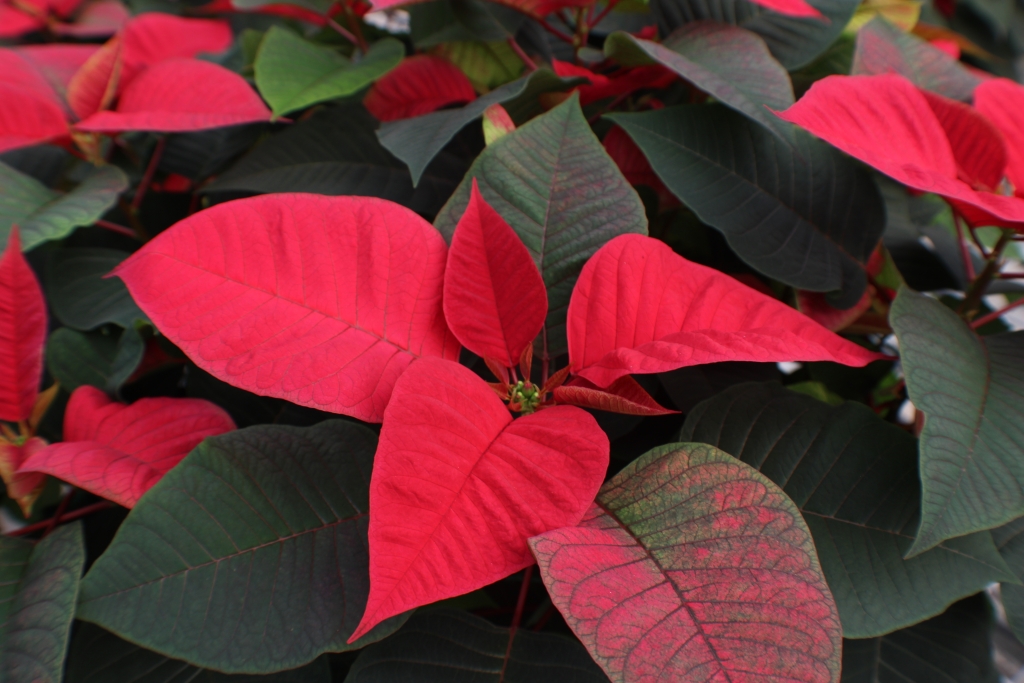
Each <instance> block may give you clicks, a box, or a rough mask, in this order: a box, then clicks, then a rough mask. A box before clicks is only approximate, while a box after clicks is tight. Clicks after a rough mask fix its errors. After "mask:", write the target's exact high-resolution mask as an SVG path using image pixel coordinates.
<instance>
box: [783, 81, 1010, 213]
mask: <svg viewBox="0 0 1024 683" xmlns="http://www.w3.org/2000/svg"><path fill="white" fill-rule="evenodd" d="M777 113H778V112H777ZM778 115H779V116H780V117H782V118H783V119H785V120H786V121H789V122H791V123H795V124H796V125H798V126H802V127H803V128H806V129H807V130H809V131H810V132H812V133H814V134H815V135H817V136H818V137H820V138H822V139H823V140H825V141H826V142H828V143H830V144H832V145H834V146H835V147H838V148H839V149H841V150H843V151H844V152H846V153H847V154H849V155H850V156H853V157H855V158H857V159H860V160H861V161H863V162H864V163H866V164H868V165H869V166H872V167H873V168H875V169H877V170H879V171H881V172H882V173H884V174H885V175H887V176H889V177H890V178H893V179H894V180H896V181H898V182H900V183H903V184H904V185H907V186H908V187H911V188H913V189H915V190H920V191H922V192H933V193H935V194H938V195H941V196H943V197H945V198H946V199H949V200H953V201H957V202H960V203H963V204H965V205H968V206H972V207H975V208H977V209H980V210H981V211H984V212H986V213H988V214H991V216H992V217H993V220H996V221H997V222H1002V223H1006V224H1011V225H1012V224H1016V223H1020V222H1024V201H1022V200H1020V199H1017V198H1015V197H1005V196H1002V195H998V194H993V193H990V192H977V191H975V190H974V189H972V188H971V187H970V186H969V185H968V184H967V183H965V182H963V181H962V180H959V179H958V178H957V163H956V158H955V157H954V156H953V150H952V147H951V145H950V142H949V140H948V139H947V137H946V132H945V130H944V129H943V127H942V124H941V123H940V122H939V120H938V118H937V117H936V116H935V114H934V113H933V112H932V109H931V107H930V106H929V104H928V100H927V99H925V96H924V95H923V94H922V93H921V91H920V90H918V89H917V88H916V87H915V86H914V85H913V84H912V83H911V82H910V81H908V80H907V79H905V78H903V77H902V76H897V75H894V74H885V75H881V76H828V77H827V78H824V79H822V80H820V81H818V82H816V83H815V84H814V85H812V86H811V88H810V90H808V91H807V93H806V94H805V95H804V96H803V97H802V98H800V100H799V101H798V102H797V103H796V104H794V105H793V106H792V107H790V108H789V109H787V110H786V111H784V112H781V113H778Z"/></svg>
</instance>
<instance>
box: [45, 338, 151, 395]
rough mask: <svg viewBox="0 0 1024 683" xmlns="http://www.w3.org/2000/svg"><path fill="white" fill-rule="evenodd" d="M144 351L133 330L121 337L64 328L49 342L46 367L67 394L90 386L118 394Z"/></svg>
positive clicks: (137, 364)
mask: <svg viewBox="0 0 1024 683" xmlns="http://www.w3.org/2000/svg"><path fill="white" fill-rule="evenodd" d="M145 350H146V346H145V342H143V340H142V337H141V336H140V335H139V333H138V331H137V330H136V329H135V328H134V327H128V328H126V329H125V330H124V331H123V332H121V335H120V336H115V335H112V334H109V333H108V332H107V331H106V330H100V331H97V332H79V331H77V330H72V329H71V328H69V327H61V328H59V329H57V330H55V331H54V332H53V333H52V334H51V335H50V337H49V339H47V340H46V367H47V368H48V369H49V370H50V374H51V375H53V377H54V379H56V380H57V381H58V382H60V385H61V386H62V387H64V388H65V389H66V390H67V391H74V390H75V389H77V388H78V387H80V386H83V385H86V384H88V385H90V386H94V387H97V388H100V389H103V390H105V391H108V392H110V393H117V392H118V390H120V388H121V385H122V384H124V383H125V382H127V381H128V378H129V377H131V376H132V373H134V372H135V369H136V368H138V367H139V363H141V362H142V356H143V354H144V353H145Z"/></svg>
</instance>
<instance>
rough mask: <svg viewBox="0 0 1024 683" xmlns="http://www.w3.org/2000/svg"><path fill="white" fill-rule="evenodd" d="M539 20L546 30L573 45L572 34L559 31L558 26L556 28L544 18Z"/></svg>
mask: <svg viewBox="0 0 1024 683" xmlns="http://www.w3.org/2000/svg"><path fill="white" fill-rule="evenodd" d="M538 22H539V23H540V25H541V26H542V27H544V30H545V31H547V32H548V33H550V34H551V35H553V36H554V37H556V38H558V39H559V40H562V41H564V42H566V43H569V44H570V45H572V43H573V39H572V36H570V35H569V34H568V33H563V32H562V31H559V30H558V29H557V28H555V27H554V26H552V25H551V24H549V23H548V22H547V21H545V20H544V19H538Z"/></svg>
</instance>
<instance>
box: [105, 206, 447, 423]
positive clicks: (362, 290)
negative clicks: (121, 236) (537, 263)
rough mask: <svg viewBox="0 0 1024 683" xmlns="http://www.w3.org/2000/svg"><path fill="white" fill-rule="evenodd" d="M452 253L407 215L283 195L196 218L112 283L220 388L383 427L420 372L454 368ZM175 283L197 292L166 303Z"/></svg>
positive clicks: (153, 245) (140, 255)
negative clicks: (445, 293)
mask: <svg viewBox="0 0 1024 683" xmlns="http://www.w3.org/2000/svg"><path fill="white" fill-rule="evenodd" d="M242 244H244V245H245V248H244V249H242V248H240V245H242ZM285 244H286V245H289V248H288V249H283V248H280V247H279V246H278V245H285ZM199 245H201V246H199ZM197 246H198V249H197ZM447 251H448V250H447V247H446V246H445V244H444V240H442V239H441V238H440V236H439V235H438V234H437V233H436V231H434V229H433V228H432V227H431V226H430V224H429V223H427V222H426V221H424V220H423V219H422V218H420V217H419V216H417V215H416V214H414V213H413V212H411V211H409V210H408V209H405V208H402V207H400V206H398V205H397V204H392V203H390V202H385V201H383V200H380V199H374V198H369V197H336V198H328V197H320V196H317V195H304V194H278V195H269V196H264V197H253V198H251V199H242V200H238V201H235V202H229V203H226V204H219V205H217V206H215V207H213V208H211V209H207V210H206V211H203V212H200V213H198V214H195V215H193V216H191V217H189V218H187V219H185V220H183V221H181V222H179V223H177V224H176V225H175V226H173V227H172V228H170V229H169V230H166V231H164V232H162V233H161V234H160V235H159V236H158V237H157V238H156V239H154V240H152V241H150V242H149V243H147V244H146V246H144V247H143V248H142V249H141V250H139V251H137V252H136V253H135V254H133V255H132V257H131V258H130V259H128V260H127V261H125V262H124V263H122V264H121V265H120V266H118V268H117V270H116V271H115V273H116V274H117V275H118V276H119V277H121V278H122V279H123V280H124V281H125V283H126V284H127V285H128V290H129V291H130V292H131V293H132V296H133V297H134V298H135V301H136V302H137V303H138V304H139V306H140V307H141V308H142V310H143V311H145V312H146V313H147V315H149V317H150V319H151V320H152V321H153V323H154V324H155V325H156V326H157V327H158V328H159V329H160V331H161V332H162V333H164V334H165V335H167V337H168V338H169V339H170V340H171V341H172V342H174V343H175V344H176V345H177V346H178V347H179V348H181V350H182V351H184V352H185V353H186V354H187V355H188V356H189V357H190V358H191V359H192V360H193V361H194V362H195V363H196V365H198V366H199V367H201V368H203V369H204V370H206V371H208V372H210V373H212V374H213V375H215V376H217V377H218V378H220V379H222V380H224V381H226V382H229V383H231V384H233V385H235V386H237V387H239V388H241V389H245V390H247V391H252V392H254V393H258V394H260V395H264V396H274V397H277V398H284V399H287V400H289V401H292V402H294V403H298V404H300V405H305V406H308V407H311V408H317V409H319V410H327V411H329V412H338V413H344V414H346V415H352V416H353V417H357V418H359V419H362V420H367V421H377V422H379V421H380V420H381V418H382V417H383V414H384V407H385V406H386V405H387V402H388V399H389V398H390V396H391V389H392V387H393V386H394V383H395V380H396V379H397V378H398V376H399V375H400V374H401V373H402V372H403V371H404V370H405V368H406V367H407V366H408V365H409V364H410V363H411V362H412V361H413V360H414V359H415V358H418V357H421V356H439V357H442V358H457V357H458V351H459V344H458V342H457V341H455V338H454V337H453V336H452V334H451V332H450V331H449V330H448V328H447V326H446V324H445V321H444V315H443V313H442V310H441V293H442V284H443V272H444V266H445V259H446V258H447ZM371 255H372V258H371ZM167 282H181V283H187V284H183V286H182V287H179V288H177V289H174V290H173V291H172V293H171V295H170V296H167V292H166V283H167Z"/></svg>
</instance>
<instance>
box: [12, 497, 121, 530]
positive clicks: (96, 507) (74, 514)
mask: <svg viewBox="0 0 1024 683" xmlns="http://www.w3.org/2000/svg"><path fill="white" fill-rule="evenodd" d="M111 507H114V504H113V503H111V502H110V501H109V500H101V501H100V502H98V503H93V504H92V505H86V506H85V507H84V508H79V509H77V510H72V511H71V512H69V513H67V514H66V515H62V516H61V518H60V521H62V522H73V521H75V520H76V519H79V518H80V517H85V516H86V515H91V514H92V513H94V512H99V511H100V510H106V509H107V508H111ZM51 521H53V520H52V519H46V520H43V521H42V522H36V523H35V524H29V525H28V526H23V527H21V528H20V529H15V530H14V531H11V532H8V533H7V534H6V535H7V536H27V535H28V534H31V533H35V532H36V531H42V530H43V529H46V528H48V527H49V526H50V522H51Z"/></svg>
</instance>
